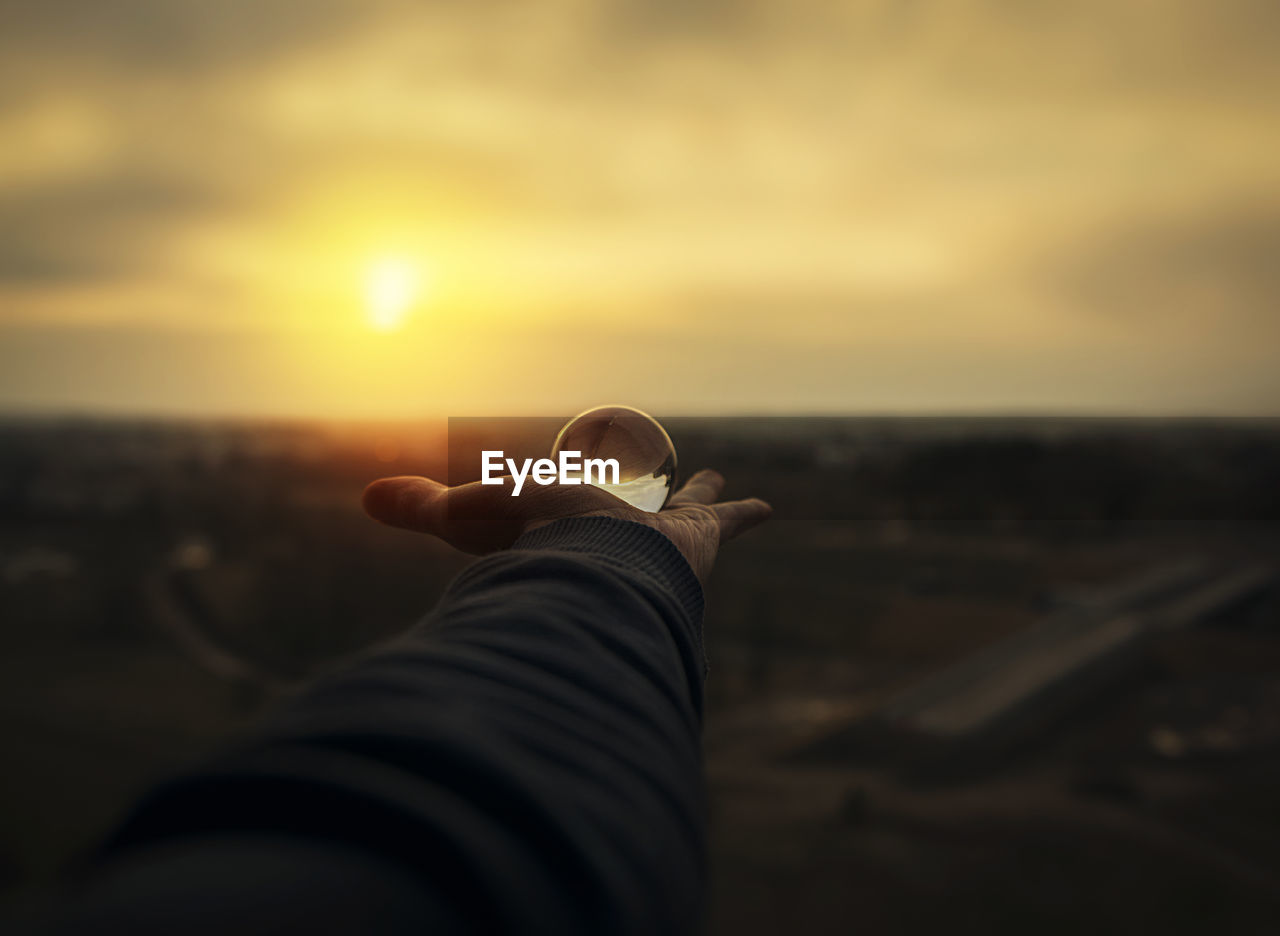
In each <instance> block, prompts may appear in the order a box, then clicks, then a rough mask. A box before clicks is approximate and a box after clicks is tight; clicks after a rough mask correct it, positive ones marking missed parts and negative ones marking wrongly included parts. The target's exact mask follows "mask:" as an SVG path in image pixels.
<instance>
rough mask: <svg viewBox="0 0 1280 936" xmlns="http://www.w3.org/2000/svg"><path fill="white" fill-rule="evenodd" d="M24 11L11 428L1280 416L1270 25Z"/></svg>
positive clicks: (14, 137)
mask: <svg viewBox="0 0 1280 936" xmlns="http://www.w3.org/2000/svg"><path fill="white" fill-rule="evenodd" d="M0 4H3V14H4V15H3V21H4V24H5V25H4V28H3V29H0V410H4V411H8V412H35V413H63V412H74V413H121V414H164V415H219V416H223V415H248V416H322V417H323V416H331V417H342V418H349V417H390V418H400V417H409V416H419V415H498V414H508V413H510V414H519V413H530V412H537V413H544V414H554V413H570V412H575V411H578V410H581V409H584V408H586V407H588V406H591V405H595V404H600V403H627V404H631V405H636V406H641V407H643V408H646V409H650V410H652V411H655V412H659V413H672V414H675V413H680V414H723V413H787V412H805V413H818V412H822V413H953V412H954V413H1009V412H1027V413H1036V412H1045V413H1090V414H1138V415H1157V414H1170V415H1173V414H1196V415H1201V414H1231V415H1280V264H1278V263H1277V258H1278V257H1280V158H1277V157H1278V156H1280V121H1278V120H1277V119H1276V111H1277V104H1278V103H1280V56H1276V55H1275V54H1274V47H1273V41H1274V36H1275V35H1277V30H1278V29H1280V7H1278V6H1277V5H1276V4H1274V3H1273V2H1271V0H1220V2H1214V3H1206V2H1190V0H1077V2H1073V3H1070V4H1061V3H1049V2H1041V0H933V2H927V0H862V2H858V0H844V2H831V0H827V2H811V0H770V2H729V0H627V2H618V0H612V2H610V0H604V2H585V0H509V2H489V0H468V2H461V0H458V2H441V3H424V2H408V0H361V2H340V0H219V2H217V3H210V2H208V0H203V2H191V0H113V2H112V3H103V2H101V0H0Z"/></svg>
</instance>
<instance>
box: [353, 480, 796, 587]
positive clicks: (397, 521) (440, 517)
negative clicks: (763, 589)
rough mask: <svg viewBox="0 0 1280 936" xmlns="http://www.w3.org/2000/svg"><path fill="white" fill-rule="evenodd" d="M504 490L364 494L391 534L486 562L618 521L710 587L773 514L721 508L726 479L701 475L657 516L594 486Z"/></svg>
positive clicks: (745, 503) (440, 488)
mask: <svg viewBox="0 0 1280 936" xmlns="http://www.w3.org/2000/svg"><path fill="white" fill-rule="evenodd" d="M511 484H512V482H511V479H510V478H504V479H503V484H502V485H493V484H488V485H484V484H480V482H478V481H477V482H473V483H471V484H461V485H458V486H457V487H448V486H446V485H444V484H441V483H440V482H439V481H433V480H431V479H430V478H419V477H398V478H383V479H382V480H380V481H375V482H373V483H372V484H370V485H369V486H368V487H367V488H366V489H365V492H364V509H365V512H366V513H368V514H369V516H371V517H373V518H374V519H375V520H379V521H381V522H382V523H386V524H388V525H390V526H394V527H401V528H403V529H406V530H416V531H417V532H419V533H429V534H431V535H432V536H438V537H439V538H440V539H442V540H444V541H445V542H446V543H448V544H449V545H451V546H453V547H455V548H456V549H460V550H462V551H463V552H468V553H472V554H474V555H477V556H482V555H485V554H487V553H491V552H496V551H498V550H500V549H506V548H507V547H508V546H510V545H511V544H512V543H514V542H515V541H516V540H517V539H518V538H519V537H520V536H521V534H523V533H527V532H528V531H530V530H534V529H537V528H538V527H540V526H545V525H546V524H548V523H552V522H554V521H556V520H564V519H568V518H570V517H615V518H617V519H620V520H631V521H633V522H635V523H643V524H644V525H646V526H650V527H653V528H654V529H655V530H657V531H658V532H659V533H662V534H663V535H664V536H666V537H667V539H669V540H671V542H672V543H673V544H675V547H676V548H677V549H678V550H680V552H681V554H682V555H683V556H684V557H685V559H687V560H688V561H689V565H690V566H691V567H692V568H693V571H694V573H695V574H696V575H697V576H698V580H699V581H700V582H706V580H707V576H708V575H710V574H711V567H712V566H713V565H714V564H715V559H716V553H717V551H718V550H719V548H720V544H721V543H726V542H728V541H729V540H731V539H733V538H734V537H735V536H738V535H739V534H741V533H743V532H745V531H747V530H749V529H751V528H752V527H754V526H757V525H758V524H760V523H763V522H764V521H765V520H767V519H768V518H769V515H770V514H771V513H773V508H771V507H770V506H769V505H768V504H766V503H765V502H764V501H762V500H760V499H759V498H754V497H753V498H748V499H746V500H734V501H722V502H719V503H717V501H718V500H719V497H720V494H721V492H722V491H723V490H724V478H723V477H722V476H721V475H720V474H719V472H716V471H710V470H703V471H699V472H698V473H697V474H695V475H694V476H693V477H692V478H690V479H689V480H688V481H687V482H686V483H685V485H684V487H682V488H680V490H679V491H677V492H676V493H675V494H673V495H672V496H671V500H670V501H668V503H667V506H666V507H664V508H662V510H660V511H659V512H658V513H648V512H647V511H643V510H640V509H639V508H637V507H632V506H631V505H630V504H628V503H626V502H625V501H623V500H621V499H619V498H617V497H614V496H613V495H612V494H610V493H608V492H607V491H602V490H600V489H599V488H596V487H591V486H589V485H556V484H550V485H547V486H545V487H543V486H539V485H532V486H531V485H525V487H524V489H523V490H522V491H521V492H520V496H519V497H512V496H511Z"/></svg>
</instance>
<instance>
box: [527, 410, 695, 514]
mask: <svg viewBox="0 0 1280 936" xmlns="http://www.w3.org/2000/svg"><path fill="white" fill-rule="evenodd" d="M561 451H566V452H581V453H582V458H583V459H584V460H585V459H588V458H616V459H617V460H618V483H617V484H606V483H602V482H601V481H600V480H599V478H598V476H593V477H592V478H590V482H591V484H593V485H594V486H595V487H598V488H602V489H603V490H606V491H608V492H609V493H610V494H613V495H614V496H615V497H620V498H622V499H623V500H624V501H626V502H627V503H628V504H631V505H632V506H633V507H639V508H640V509H641V510H647V511H649V512H650V513H655V512H657V511H658V510H661V509H662V505H663V504H665V503H666V502H667V498H668V497H670V496H671V489H672V487H674V485H675V483H676V447H675V446H674V445H672V444H671V437H670V436H668V435H667V431H666V430H665V429H663V428H662V425H661V424H660V423H659V422H658V421H657V420H656V419H654V418H653V417H652V416H650V415H648V414H647V413H642V412H640V410H638V409H632V408H631V407H630V406H597V407H595V408H594V409H589V410H587V411H586V412H585V413H579V414H578V415H577V416H575V417H574V418H573V419H571V420H569V422H567V423H565V426H564V428H563V429H561V430H560V434H559V435H558V436H556V442H555V445H553V446H552V447H551V458H552V459H553V460H554V459H557V458H558V456H559V455H560V452H561ZM609 480H612V478H611V477H610V478H609Z"/></svg>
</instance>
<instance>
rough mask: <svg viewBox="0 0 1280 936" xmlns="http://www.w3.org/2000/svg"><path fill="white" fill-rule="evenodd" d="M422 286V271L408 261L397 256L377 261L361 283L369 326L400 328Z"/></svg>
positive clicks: (388, 329) (384, 329)
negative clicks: (363, 282) (362, 283)
mask: <svg viewBox="0 0 1280 936" xmlns="http://www.w3.org/2000/svg"><path fill="white" fill-rule="evenodd" d="M421 287H422V275H421V271H420V270H419V269H417V268H416V267H415V266H414V265H413V264H411V263H409V262H408V261H406V260H404V259H401V258H398V257H384V258H382V259H380V260H378V261H376V262H375V263H374V264H373V265H372V266H370V267H369V270H368V273H367V274H366V276H365V284H364V292H365V306H366V311H367V313H368V316H369V323H370V324H371V325H372V326H373V327H374V328H375V329H377V330H378V331H393V330H395V329H397V328H399V327H400V326H401V325H403V324H404V320H405V318H406V317H407V315H408V314H409V311H410V309H412V308H413V306H414V303H415V302H417V300H418V297H419V293H420V292H421Z"/></svg>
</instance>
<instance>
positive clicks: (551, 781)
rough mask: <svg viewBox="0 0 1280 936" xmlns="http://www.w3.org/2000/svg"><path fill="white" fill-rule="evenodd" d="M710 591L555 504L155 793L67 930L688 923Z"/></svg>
mask: <svg viewBox="0 0 1280 936" xmlns="http://www.w3.org/2000/svg"><path fill="white" fill-rule="evenodd" d="M701 617H702V592H701V588H700V586H699V584H698V582H697V580H696V579H695V578H694V576H693V574H692V572H691V570H690V568H689V566H688V564H687V563H686V562H685V560H684V558H683V557H682V556H681V555H680V553H679V552H678V551H677V550H676V549H675V547H674V546H673V545H672V544H671V543H670V541H668V540H667V539H666V538H665V537H664V536H662V535H661V534H659V533H657V532H656V531H654V530H652V529H650V528H648V527H645V526H643V525H640V524H635V523H629V522H626V521H620V520H612V519H607V518H589V519H576V520H563V521H559V522H557V523H554V524H551V525H549V526H546V527H543V528H541V529H539V530H536V531H534V532H533V533H530V534H528V535H526V536H524V537H523V538H522V539H521V540H520V541H519V542H517V543H516V544H515V546H514V548H512V549H511V550H509V551H507V552H504V553H500V554H497V555H494V556H491V557H488V558H485V559H483V560H480V561H479V562H477V563H475V564H474V565H473V566H471V567H470V568H468V569H467V570H466V571H465V572H464V573H463V574H462V575H461V576H459V578H458V579H457V580H456V581H455V582H454V583H453V584H452V585H451V586H450V588H449V589H448V591H447V592H446V593H445V595H444V597H443V598H442V600H441V601H440V604H439V606H438V607H437V608H436V609H435V611H434V612H432V614H431V615H430V616H429V617H428V618H427V619H426V620H425V621H424V622H423V623H422V624H421V625H419V626H418V627H416V628H415V629H413V630H412V631H410V632H409V633H408V634H406V635H404V636H403V637H401V638H399V639H398V640H397V641H395V642H394V643H393V644H391V645H388V646H385V647H383V648H381V649H379V650H378V651H376V652H374V653H371V654H369V655H368V656H366V657H365V658H364V659H362V660H361V661H359V662H358V663H356V664H354V665H352V666H351V667H349V668H347V669H345V670H343V671H342V672H340V673H338V674H336V675H334V676H332V677H330V678H328V679H325V680H324V681H322V682H321V683H319V684H317V685H314V686H312V687H311V688H310V689H308V690H307V691H306V692H305V693H303V694H301V695H300V696H299V697H297V698H296V699H294V700H292V701H291V702H290V703H288V704H286V705H284V706H283V707H282V708H281V710H280V711H279V712H278V713H277V714H276V715H275V716H274V717H273V718H272V719H271V720H270V721H269V723H268V724H267V725H265V726H264V728H263V729H262V730H261V732H260V733H259V734H258V735H257V736H256V738H255V739H253V740H251V741H250V742H248V743H246V744H244V745H242V746H241V747H240V748H238V749H237V750H235V751H233V752H231V753H229V754H227V755H226V756H224V757H223V758H221V759H220V760H218V761H216V762H215V763H214V764H213V765H212V766H210V767H208V768H207V769H204V770H202V771H200V772H198V773H195V774H192V775H189V776H186V777H184V778H182V779H180V780H177V781H175V782H172V783H169V784H167V785H165V786H164V787H162V788H160V789H158V790H156V791H155V792H153V793H152V794H151V795H150V796H148V797H147V798H146V799H145V800H144V801H143V802H142V803H141V804H140V805H139V806H138V808H137V809H136V810H135V811H134V812H133V814H132V815H131V816H130V818H129V819H128V820H127V822H126V823H125V824H124V826H123V828H122V829H121V830H120V832H119V833H118V834H117V835H116V836H115V838H114V839H113V840H112V842H111V843H110V844H109V845H108V847H107V850H106V854H105V860H104V863H103V864H102V865H100V866H99V867H98V868H97V869H95V870H94V871H93V873H92V874H91V875H90V878H89V880H88V882H87V884H86V886H85V888H84V890H83V891H82V892H81V893H80V894H79V896H78V897H77V898H76V899H75V901H74V902H73V904H72V906H73V907H75V912H74V913H73V914H72V916H71V918H69V919H67V921H66V922H68V924H70V928H72V929H76V930H81V929H87V930H97V929H110V930H112V931H115V930H120V931H128V932H132V933H151V932H165V933H179V932H181V933H195V932H218V933H235V932H237V931H240V932H247V933H253V932H263V931H277V932H294V933H306V932H307V931H308V930H312V931H315V930H319V931H321V932H331V931H347V932H361V933H363V932H406V933H408V932H415V933H455V932H511V933H539V932H545V933H565V934H572V933H608V934H626V933H680V932H688V931H690V930H692V929H694V928H696V926H697V924H698V922H699V916H700V910H701V902H702V896H703V889H704V884H705V866H704V846H705V842H704V837H705V821H706V820H705V801H704V785H703V775H702V755H701V743H700V732H701V711H702V682H703V676H704V671H705V663H704V658H703V653H702V645H701Z"/></svg>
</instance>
